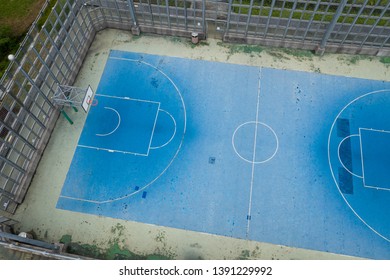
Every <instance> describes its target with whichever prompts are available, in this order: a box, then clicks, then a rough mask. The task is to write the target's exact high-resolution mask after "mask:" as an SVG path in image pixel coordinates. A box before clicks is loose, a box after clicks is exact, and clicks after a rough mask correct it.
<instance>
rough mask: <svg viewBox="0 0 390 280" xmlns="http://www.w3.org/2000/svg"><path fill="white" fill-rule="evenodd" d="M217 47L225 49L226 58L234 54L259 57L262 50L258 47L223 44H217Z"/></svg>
mask: <svg viewBox="0 0 390 280" xmlns="http://www.w3.org/2000/svg"><path fill="white" fill-rule="evenodd" d="M217 45H218V46H220V47H223V48H226V49H227V53H228V58H229V57H230V56H232V55H233V54H236V53H245V54H249V55H251V56H254V55H255V54H257V55H260V53H261V52H262V51H263V50H264V48H263V47H261V46H258V45H240V44H226V43H223V42H218V43H217Z"/></svg>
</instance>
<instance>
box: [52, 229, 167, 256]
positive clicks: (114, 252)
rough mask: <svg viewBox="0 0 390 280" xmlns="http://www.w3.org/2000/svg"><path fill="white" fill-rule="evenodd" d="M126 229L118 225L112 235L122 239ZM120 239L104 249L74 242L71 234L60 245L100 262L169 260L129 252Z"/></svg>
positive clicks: (69, 250) (63, 238)
mask: <svg viewBox="0 0 390 280" xmlns="http://www.w3.org/2000/svg"><path fill="white" fill-rule="evenodd" d="M123 230H124V227H123V226H121V225H120V224H117V226H116V227H112V229H111V233H112V234H113V235H117V236H118V237H120V236H121V235H122V234H123V232H122V231H123ZM118 237H117V238H114V240H110V241H109V242H108V243H109V247H108V248H107V249H102V248H100V247H99V246H97V245H96V244H92V245H91V244H82V243H80V242H73V241H72V236H71V235H69V234H66V235H63V236H62V237H61V239H60V243H62V244H64V245H65V248H66V252H67V253H69V254H74V255H78V256H84V257H88V258H93V259H99V260H168V259H170V258H169V257H167V256H164V255H160V254H151V255H139V254H136V253H133V252H131V251H129V250H128V249H126V248H124V247H123V246H120V245H119V243H118Z"/></svg>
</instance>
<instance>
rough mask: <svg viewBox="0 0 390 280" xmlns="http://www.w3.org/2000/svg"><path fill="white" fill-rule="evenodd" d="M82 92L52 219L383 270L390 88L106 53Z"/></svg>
mask: <svg viewBox="0 0 390 280" xmlns="http://www.w3.org/2000/svg"><path fill="white" fill-rule="evenodd" d="M87 92H89V93H87V98H86V99H85V100H87V101H85V100H83V102H82V104H83V105H84V107H86V109H87V111H88V116H87V120H86V122H85V125H84V128H83V131H82V134H81V136H80V139H79V142H78V145H77V148H76V151H75V154H74V157H73V160H72V163H71V166H70V169H69V171H68V174H67V177H66V180H65V182H64V185H63V189H62V192H61V195H60V197H59V200H58V203H57V208H59V209H64V210H69V211H76V212H83V213H89V214H93V215H99V216H107V217H113V218H119V219H123V220H131V221H137V222H142V223H147V224H155V225H161V226H167V227H173V228H179V229H186V230H192V231H197V232H204V233H210V234H217V235H223V236H230V237H234V238H239V239H249V240H255V241H261V242H269V243H273V244H280V245H287V246H292V247H299V248H305V249H314V250H320V251H325V252H333V253H338V254H347V255H352V256H359V257H367V258H389V257H390V223H389V218H388V217H390V209H389V207H388V205H389V202H390V192H389V190H390V185H389V183H388V182H389V178H388V175H387V174H388V170H389V166H390V160H389V159H390V153H389V151H388V148H387V147H388V145H389V144H390V123H389V122H388V120H389V119H390V110H389V105H390V83H388V82H381V81H373V80H364V79H357V78H348V77H341V76H330V75H322V74H316V73H305V72H298V71H288V70H276V69H271V68H263V67H253V66H243V65H237V64H226V63H217V62H209V61H201V60H189V59H183V58H174V57H165V56H156V55H147V54H141V53H130V52H122V51H111V52H110V55H109V57H108V60H107V62H106V66H105V70H104V73H103V75H102V77H101V80H100V83H99V86H98V88H97V89H96V92H95V93H94V94H91V91H87ZM85 102H87V103H88V104H89V106H86V104H85ZM88 107H89V108H88Z"/></svg>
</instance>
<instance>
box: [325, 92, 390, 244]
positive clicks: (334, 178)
mask: <svg viewBox="0 0 390 280" xmlns="http://www.w3.org/2000/svg"><path fill="white" fill-rule="evenodd" d="M385 92H390V89H384V90H376V91H372V92H369V93H366V94H363V95H361V96H358V97H357V98H355V99H354V100H352V101H350V102H349V103H348V104H347V105H345V106H344V107H343V108H342V109H341V111H340V112H339V113H338V114H337V116H336V118H335V119H334V121H333V123H332V126H331V128H330V131H329V135H328V164H329V169H330V172H331V174H332V177H333V181H334V182H335V184H336V186H337V189H338V191H339V193H340V195H341V197H342V198H343V199H344V201H345V203H346V204H347V205H348V207H349V208H350V209H351V211H352V212H353V213H354V214H355V216H356V217H357V218H358V219H359V220H360V221H362V223H363V224H365V225H366V226H367V227H368V228H369V229H371V230H372V231H373V232H374V233H376V234H377V235H378V236H380V237H382V238H383V239H384V240H386V241H388V242H390V239H389V238H387V237H385V236H384V235H382V234H381V233H379V232H378V231H377V230H375V229H374V228H373V227H372V226H370V225H369V224H368V223H367V222H366V221H365V220H364V219H363V218H362V217H360V216H359V214H358V213H357V212H356V211H355V209H353V207H352V206H351V204H350V203H349V202H348V200H347V199H346V197H345V196H344V194H343V193H342V191H341V190H340V186H339V185H338V183H337V182H338V180H337V179H336V175H335V174H334V172H333V169H332V163H331V160H330V158H331V155H330V142H331V136H332V131H333V129H334V126H335V125H336V121H337V119H338V118H339V117H340V115H341V114H342V113H343V112H344V110H345V109H347V108H348V107H349V106H350V105H351V104H353V103H354V102H356V101H358V100H359V99H362V98H364V97H366V96H369V95H372V94H377V93H385Z"/></svg>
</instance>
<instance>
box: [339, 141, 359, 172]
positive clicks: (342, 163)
mask: <svg viewBox="0 0 390 280" xmlns="http://www.w3.org/2000/svg"><path fill="white" fill-rule="evenodd" d="M351 137H359V138H360V134H351V135H349V136H347V137H345V138H344V139H343V140H341V142H340V144H339V146H338V147H337V156H338V158H339V161H340V163H341V165H342V166H343V167H344V169H345V170H347V171H348V173H349V174H351V175H353V176H356V177H358V178H361V179H363V176H360V175H357V174H355V173H353V172H352V171H351V170H349V169H348V168H347V167H346V166H345V165H344V162H343V161H342V160H341V156H340V148H341V145H342V144H343V143H344V141H345V140H347V139H349V138H351ZM361 149H362V145H361V139H360V151H361ZM351 163H352V150H351ZM362 170H363V162H362Z"/></svg>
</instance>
